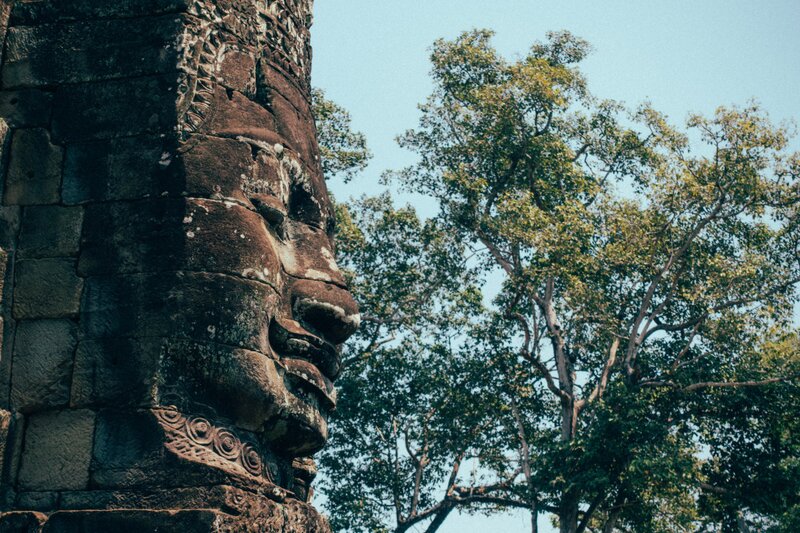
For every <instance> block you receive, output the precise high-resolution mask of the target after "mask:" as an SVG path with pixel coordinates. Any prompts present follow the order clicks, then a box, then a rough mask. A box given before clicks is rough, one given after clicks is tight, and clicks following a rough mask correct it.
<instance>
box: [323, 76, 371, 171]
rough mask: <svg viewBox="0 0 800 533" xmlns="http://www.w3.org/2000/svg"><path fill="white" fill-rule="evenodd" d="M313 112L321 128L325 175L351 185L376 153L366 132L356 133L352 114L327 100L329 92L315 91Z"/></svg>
mask: <svg viewBox="0 0 800 533" xmlns="http://www.w3.org/2000/svg"><path fill="white" fill-rule="evenodd" d="M311 110H312V113H313V114H314V121H315V123H316V126H317V138H318V140H319V148H320V155H321V158H322V172H323V174H324V175H325V176H326V177H332V176H335V175H340V176H341V177H342V179H343V180H344V181H345V183H347V182H348V181H350V180H351V179H353V177H354V176H355V175H356V174H358V173H359V172H360V171H362V170H364V169H365V168H366V166H367V163H368V162H369V160H370V158H371V157H372V154H371V153H370V151H369V149H368V148H367V139H366V137H365V136H364V134H363V133H361V132H357V131H353V129H352V119H351V118H350V113H348V111H347V110H346V109H344V108H343V107H341V106H340V105H338V104H336V103H335V102H333V101H331V100H328V99H327V98H326V97H325V91H323V90H322V89H318V88H314V89H312V90H311Z"/></svg>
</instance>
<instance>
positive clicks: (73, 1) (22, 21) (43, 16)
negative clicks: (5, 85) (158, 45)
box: [11, 0, 191, 26]
mask: <svg viewBox="0 0 800 533" xmlns="http://www.w3.org/2000/svg"><path fill="white" fill-rule="evenodd" d="M189 4H191V0H115V1H114V2H101V1H98V0H59V1H58V2H16V3H15V4H14V8H13V11H12V13H11V23H12V24H13V25H15V26H34V25H38V24H45V23H49V22H55V21H60V20H80V19H103V18H132V17H143V16H147V15H160V14H164V13H178V12H181V11H185V10H186V8H187V7H188V5H189Z"/></svg>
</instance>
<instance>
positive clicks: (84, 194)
mask: <svg viewBox="0 0 800 533" xmlns="http://www.w3.org/2000/svg"><path fill="white" fill-rule="evenodd" d="M174 152H175V147H174V142H173V141H171V140H170V139H169V137H161V136H158V135H152V136H151V135H144V136H139V137H130V138H124V139H113V140H103V141H93V142H85V143H78V144H70V145H69V146H68V147H67V153H66V156H65V161H64V178H63V183H64V184H63V197H64V203H66V204H80V203H85V202H89V201H96V202H102V201H108V200H138V199H141V198H146V197H149V196H160V195H162V194H163V193H167V194H170V195H178V194H180V193H181V192H182V191H184V186H183V180H182V176H181V172H180V168H179V165H178V164H176V163H175V161H174V160H173V159H174V158H173V156H172V154H173V153H174Z"/></svg>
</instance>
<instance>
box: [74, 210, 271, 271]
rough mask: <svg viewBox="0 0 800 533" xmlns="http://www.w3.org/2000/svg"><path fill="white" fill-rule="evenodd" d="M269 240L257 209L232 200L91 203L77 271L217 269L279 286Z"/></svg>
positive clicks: (87, 212)
mask: <svg viewBox="0 0 800 533" xmlns="http://www.w3.org/2000/svg"><path fill="white" fill-rule="evenodd" d="M273 240H274V238H273V237H272V236H271V235H270V233H269V232H268V231H267V229H266V228H265V225H264V220H263V218H262V217H261V216H260V215H259V214H257V213H255V212H253V211H251V210H250V209H247V208H245V207H242V206H240V205H238V204H233V203H231V202H223V201H219V200H205V199H194V198H192V199H183V198H176V199H171V198H168V199H153V200H143V201H139V202H119V203H104V204H95V205H90V206H88V207H87V211H86V222H85V229H84V233H83V244H82V248H81V256H80V260H79V263H78V273H79V274H80V275H81V276H93V275H102V274H113V273H119V274H122V273H136V272H154V271H159V270H161V271H191V272H218V273H224V274H230V275H232V276H237V277H242V278H249V279H255V280H258V281H263V282H265V283H269V284H271V285H273V286H277V284H278V283H279V281H278V280H279V277H280V268H281V267H280V262H279V260H278V257H277V255H276V254H275V247H276V245H275V243H274V242H273Z"/></svg>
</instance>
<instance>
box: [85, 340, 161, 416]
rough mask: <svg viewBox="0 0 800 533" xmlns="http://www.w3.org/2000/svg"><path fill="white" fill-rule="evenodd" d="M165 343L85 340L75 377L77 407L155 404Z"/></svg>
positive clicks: (156, 341) (159, 341) (155, 341)
mask: <svg viewBox="0 0 800 533" xmlns="http://www.w3.org/2000/svg"><path fill="white" fill-rule="evenodd" d="M160 356H161V339H130V338H127V339H101V340H84V341H81V342H80V343H79V344H78V349H77V352H76V354H75V369H74V372H73V377H72V399H71V405H72V406H73V407H85V406H88V405H105V406H115V407H144V406H147V405H152V404H153V395H154V394H155V390H157V388H158V386H157V382H156V376H157V369H158V362H159V358H160Z"/></svg>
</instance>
